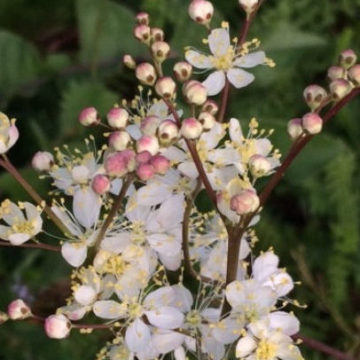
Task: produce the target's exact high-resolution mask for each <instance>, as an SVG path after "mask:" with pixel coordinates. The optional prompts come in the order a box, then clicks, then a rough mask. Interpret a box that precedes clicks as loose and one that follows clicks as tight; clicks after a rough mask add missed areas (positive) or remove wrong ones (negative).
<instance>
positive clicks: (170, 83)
mask: <svg viewBox="0 0 360 360" xmlns="http://www.w3.org/2000/svg"><path fill="white" fill-rule="evenodd" d="M155 90H156V93H157V94H158V95H159V96H161V97H163V98H165V99H171V98H172V97H173V96H174V95H175V91H176V84H175V81H174V80H173V79H172V78H171V77H169V76H165V77H162V78H161V79H159V80H158V81H157V82H156V85H155Z"/></svg>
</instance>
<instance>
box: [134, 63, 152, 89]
mask: <svg viewBox="0 0 360 360" xmlns="http://www.w3.org/2000/svg"><path fill="white" fill-rule="evenodd" d="M135 75H136V77H137V79H138V80H139V81H140V82H141V83H142V84H144V85H149V86H153V85H154V84H155V81H156V71H155V68H154V67H153V66H152V65H151V64H150V63H142V64H139V65H138V66H137V67H136V71H135Z"/></svg>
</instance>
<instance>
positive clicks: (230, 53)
mask: <svg viewBox="0 0 360 360" xmlns="http://www.w3.org/2000/svg"><path fill="white" fill-rule="evenodd" d="M234 55H235V52H234V48H233V47H232V46H230V47H229V48H228V50H227V51H226V54H225V55H222V56H212V57H211V63H212V65H213V67H214V68H215V69H218V70H224V71H227V70H230V69H231V68H232V67H233V61H234Z"/></svg>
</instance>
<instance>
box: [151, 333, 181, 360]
mask: <svg viewBox="0 0 360 360" xmlns="http://www.w3.org/2000/svg"><path fill="white" fill-rule="evenodd" d="M184 339H185V336H184V335H182V334H179V333H177V332H175V331H166V332H156V333H155V334H154V335H153V336H152V343H153V345H154V346H155V348H156V349H157V350H158V352H159V353H161V354H167V353H168V352H170V351H173V350H176V349H178V348H180V346H181V344H182V343H183V342H184ZM183 350H184V349H183ZM175 359H176V355H175ZM184 360H185V358H184Z"/></svg>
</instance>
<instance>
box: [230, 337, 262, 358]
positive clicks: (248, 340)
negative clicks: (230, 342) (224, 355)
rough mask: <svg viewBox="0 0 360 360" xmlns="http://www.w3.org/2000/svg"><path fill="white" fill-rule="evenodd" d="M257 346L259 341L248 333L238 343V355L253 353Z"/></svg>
mask: <svg viewBox="0 0 360 360" xmlns="http://www.w3.org/2000/svg"><path fill="white" fill-rule="evenodd" d="M256 347H257V343H256V341H255V340H254V338H253V337H251V336H249V335H247V336H245V337H243V338H241V339H240V340H239V341H238V343H237V344H236V349H235V353H236V357H237V358H243V357H246V356H247V355H249V354H251V353H252V352H253V351H254V350H255V349H256Z"/></svg>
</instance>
